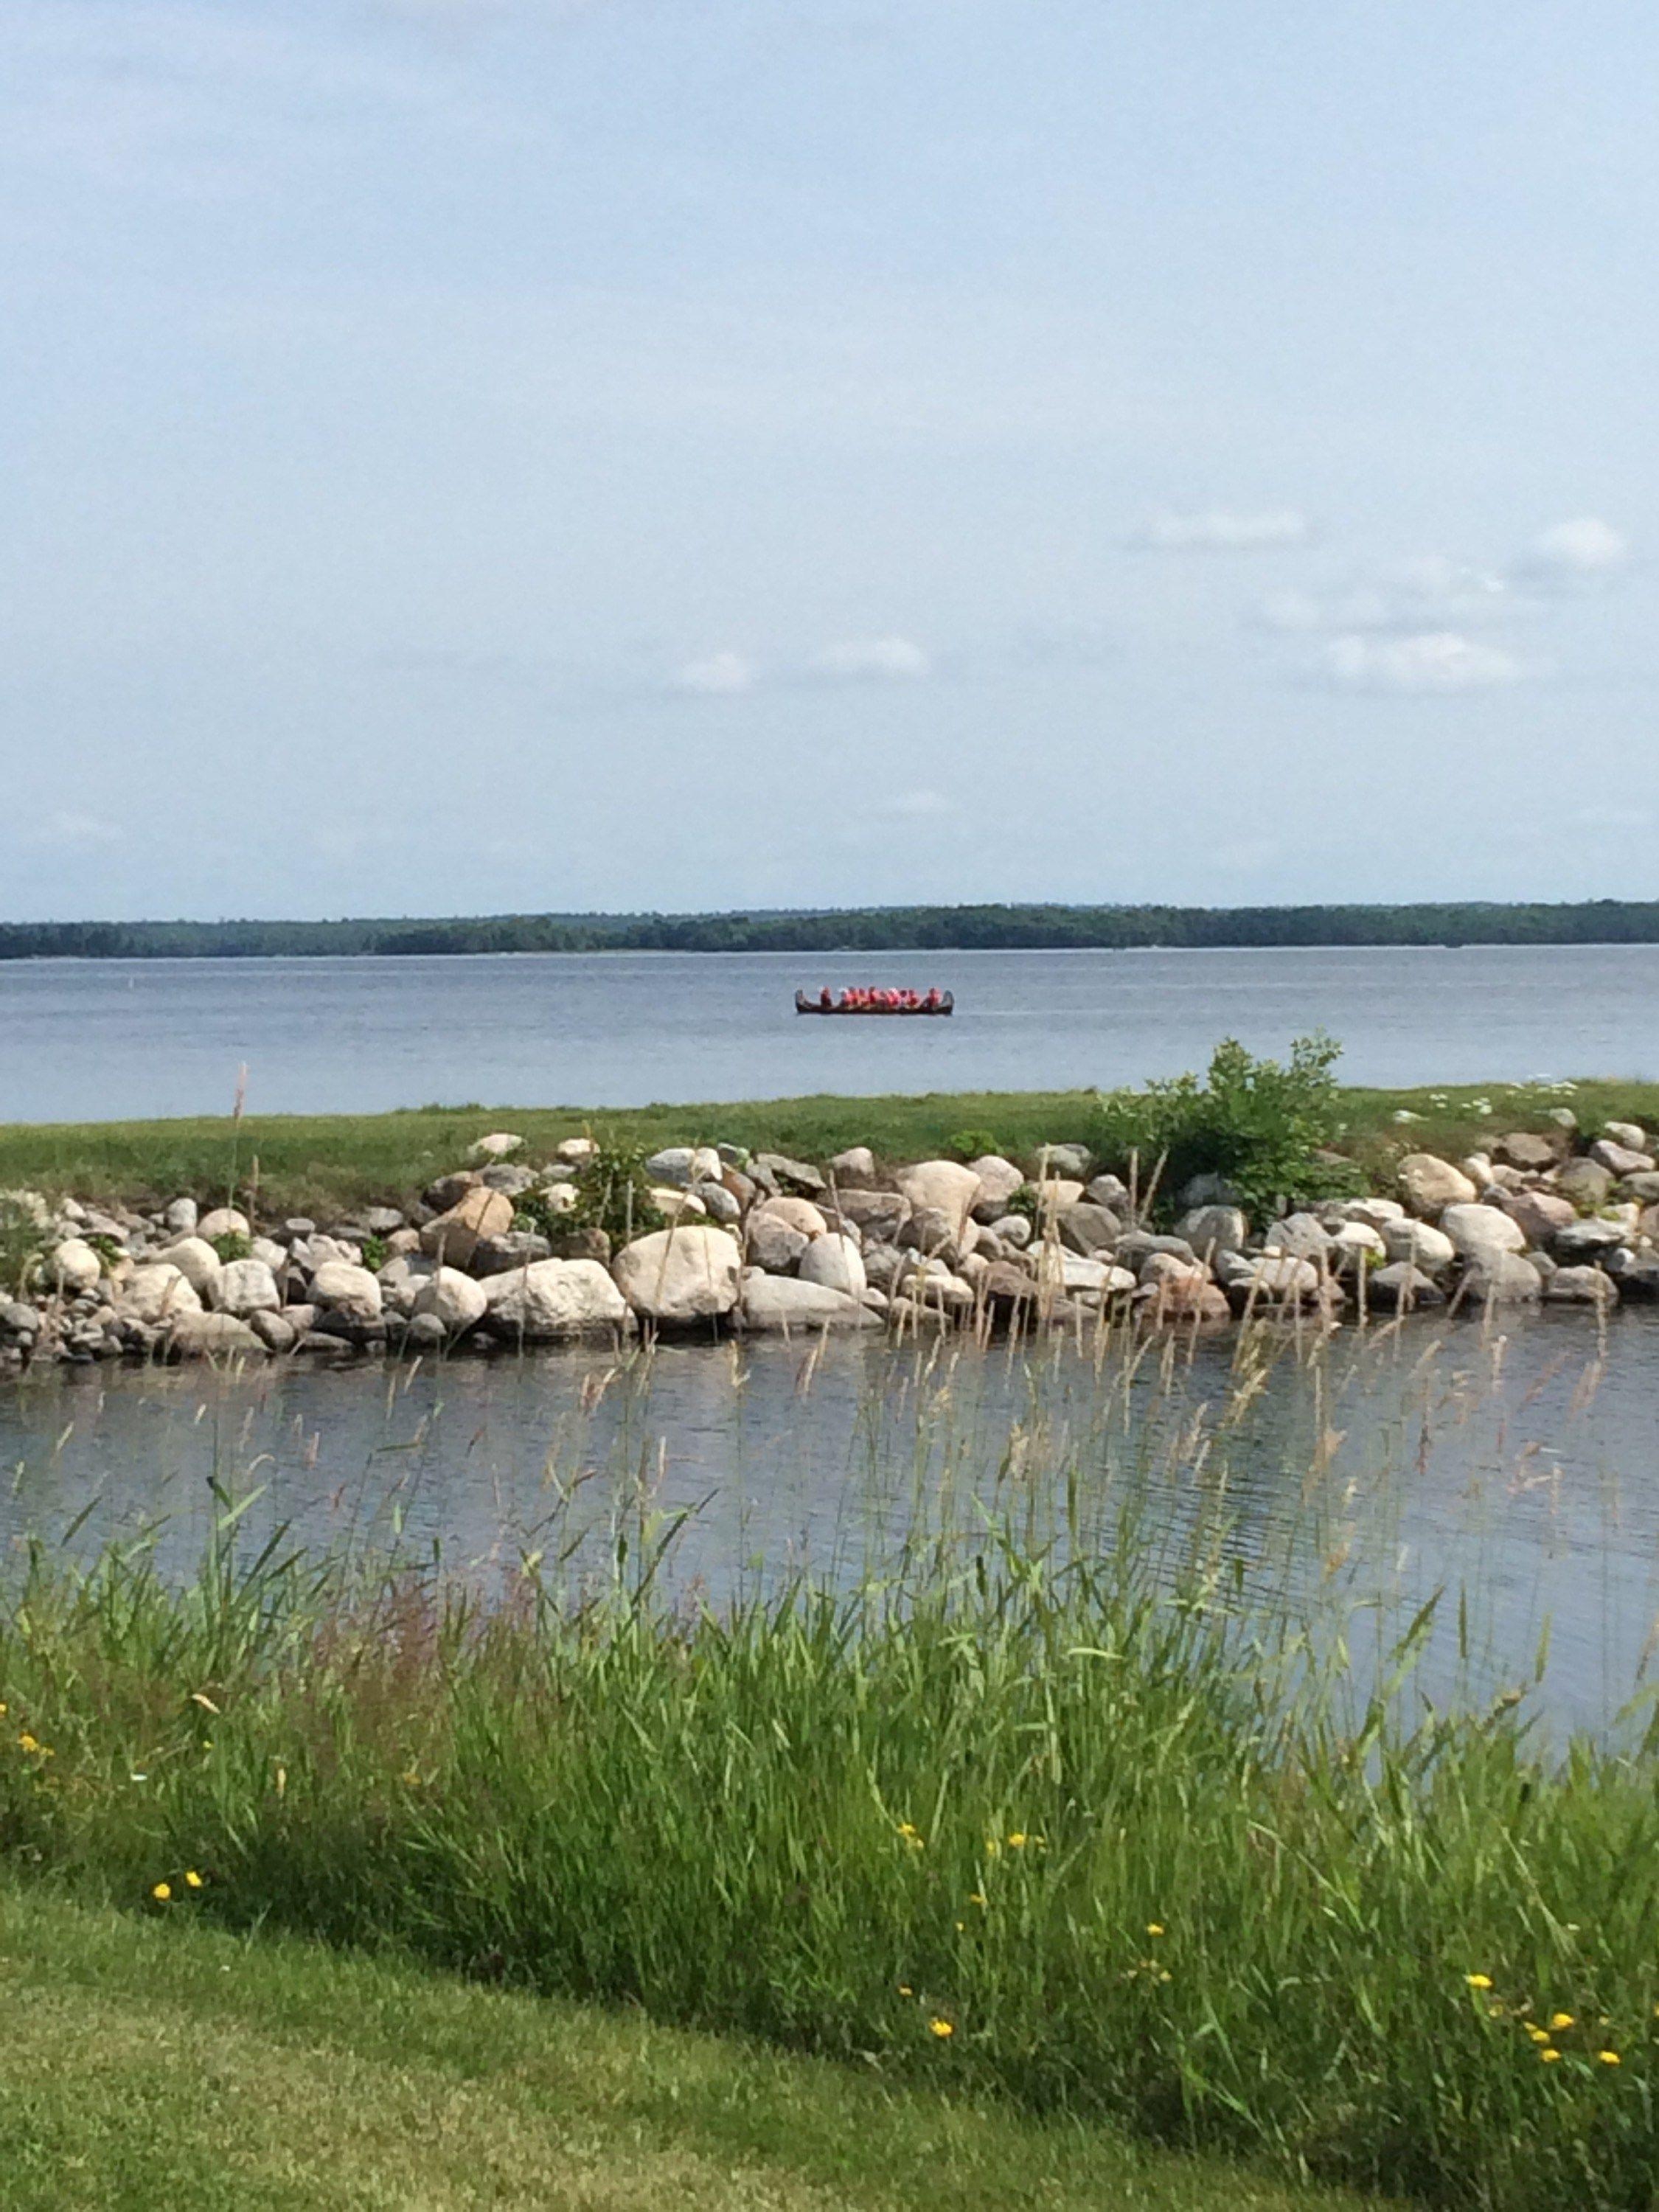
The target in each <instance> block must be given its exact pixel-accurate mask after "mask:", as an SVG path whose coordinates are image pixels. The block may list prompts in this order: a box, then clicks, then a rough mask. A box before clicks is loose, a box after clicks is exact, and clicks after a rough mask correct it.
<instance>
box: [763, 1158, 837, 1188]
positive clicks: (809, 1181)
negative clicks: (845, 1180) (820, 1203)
mask: <svg viewBox="0 0 1659 2212" xmlns="http://www.w3.org/2000/svg"><path fill="white" fill-rule="evenodd" d="M754 1165H755V1166H756V1167H757V1168H758V1169H759V1170H761V1176H760V1177H759V1180H762V1181H763V1180H764V1179H765V1178H766V1177H767V1176H770V1177H771V1179H772V1181H773V1182H775V1183H779V1184H781V1185H782V1186H783V1187H784V1188H786V1189H788V1190H793V1191H799V1192H800V1193H802V1194H804V1195H805V1196H806V1197H808V1198H816V1197H817V1195H818V1194H819V1193H820V1192H821V1191H823V1190H825V1189H827V1188H828V1187H829V1186H828V1185H827V1184H826V1183H825V1182H824V1180H823V1176H821V1175H820V1174H819V1173H818V1171H817V1169H816V1168H814V1167H809V1166H808V1165H807V1164H806V1163H805V1160H792V1159H790V1158H788V1157H787V1154H785V1153H783V1152H757V1153H756V1155H755V1158H754Z"/></svg>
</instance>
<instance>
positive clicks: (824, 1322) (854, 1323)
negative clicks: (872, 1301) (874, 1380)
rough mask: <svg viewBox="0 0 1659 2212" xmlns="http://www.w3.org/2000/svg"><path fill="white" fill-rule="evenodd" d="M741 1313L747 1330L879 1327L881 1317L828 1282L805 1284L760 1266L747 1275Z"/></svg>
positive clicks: (744, 1279) (741, 1301)
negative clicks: (771, 1272)
mask: <svg viewBox="0 0 1659 2212" xmlns="http://www.w3.org/2000/svg"><path fill="white" fill-rule="evenodd" d="M739 1312H740V1315H741V1318H742V1321H743V1323H744V1328H753V1329H780V1330H782V1331H783V1332H785V1333H786V1334H788V1333H790V1332H793V1331H802V1330H812V1329H819V1328H880V1327H881V1316H880V1314H879V1313H878V1311H877V1310H875V1309H874V1308H873V1307H872V1306H867V1305H866V1304H864V1303H863V1301H862V1300H861V1299H860V1298H853V1297H848V1295H847V1294H846V1292H845V1291H838V1290H836V1289H833V1288H832V1287H831V1286H830V1285H829V1284H827V1283H810V1282H803V1281H801V1280H799V1279H798V1278H797V1277H794V1276H791V1275H769V1274H767V1273H764V1271H763V1269H761V1268H759V1267H750V1268H746V1269H745V1270H744V1278H743V1288H742V1295H741V1299H740V1304H739Z"/></svg>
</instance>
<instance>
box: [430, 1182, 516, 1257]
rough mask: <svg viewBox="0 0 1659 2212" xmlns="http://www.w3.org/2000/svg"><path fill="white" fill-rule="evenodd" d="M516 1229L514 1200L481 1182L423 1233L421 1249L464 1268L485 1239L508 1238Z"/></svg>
mask: <svg viewBox="0 0 1659 2212" xmlns="http://www.w3.org/2000/svg"><path fill="white" fill-rule="evenodd" d="M512 1226H513V1201H512V1200H511V1199H510V1198H509V1197H508V1196H507V1194H506V1192H505V1191H500V1190H490V1189H489V1188H486V1186H484V1185H483V1184H482V1183H477V1184H474V1186H473V1187H472V1188H471V1189H470V1190H468V1191H466V1192H465V1193H464V1194H462V1196H461V1197H460V1198H459V1200H457V1202H456V1203H455V1204H454V1205H453V1206H451V1207H450V1208H449V1210H448V1212H447V1213H441V1214H440V1215H439V1216H438V1218H437V1219H436V1220H435V1221H428V1223H427V1225H426V1226H425V1228H424V1229H422V1231H421V1249H422V1252H424V1253H425V1254H426V1255H427V1257H428V1259H429V1260H438V1261H442V1263H443V1264H444V1266H446V1267H467V1266H469V1265H470V1264H471V1259H472V1255H473V1253H474V1252H475V1251H476V1250H477V1248H478V1245H479V1243H480V1242H481V1241H482V1239H483V1238H484V1237H505V1236H506V1235H507V1231H509V1230H510V1229H511V1228H512Z"/></svg>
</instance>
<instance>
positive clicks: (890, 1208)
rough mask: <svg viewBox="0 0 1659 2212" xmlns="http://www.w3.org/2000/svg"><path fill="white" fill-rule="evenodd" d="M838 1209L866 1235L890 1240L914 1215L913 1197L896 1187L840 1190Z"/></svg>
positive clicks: (841, 1214)
mask: <svg viewBox="0 0 1659 2212" xmlns="http://www.w3.org/2000/svg"><path fill="white" fill-rule="evenodd" d="M836 1212H838V1213H839V1214H840V1216H841V1218H842V1220H843V1221H850V1222H851V1223H852V1224H853V1225H854V1227H855V1228H858V1229H861V1230H862V1231H864V1233H865V1235H866V1237H875V1238H877V1239H878V1242H880V1243H887V1244H890V1243H892V1242H893V1240H894V1238H895V1237H896V1236H897V1234H898V1232H899V1231H900V1230H901V1229H902V1227H903V1225H904V1224H905V1223H906V1222H907V1221H908V1219H909V1218H910V1201H909V1200H908V1198H905V1197H904V1196H902V1194H901V1193H899V1192H898V1191H896V1190H843V1191H839V1192H837V1194H836Z"/></svg>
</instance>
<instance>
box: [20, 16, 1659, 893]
mask: <svg viewBox="0 0 1659 2212" xmlns="http://www.w3.org/2000/svg"><path fill="white" fill-rule="evenodd" d="M1656 78H1659V13H1656V11H1655V10H1654V9H1653V8H1652V7H1651V4H1650V0H1631V4H1624V3H1623V0H1580V4H1577V5H1575V6H1573V7H1571V8H1569V7H1566V6H1564V5H1562V4H1560V0H1390V4H1389V6H1387V7H1386V8H1381V7H1378V6H1376V4H1375V0H1255V4H1254V5H1251V6H1240V5H1239V4H1237V0H1158V5H1157V6H1155V7H1149V6H1147V5H1146V0H332V4H327V5H325V4H320V0H6V5H5V8H4V9H3V11H0V333H3V335H0V441H3V450H4V471H3V479H0V918H3V919H8V920H31V919H33V920H47V919H76V918H82V917H87V916H108V917H138V916H174V915H191V916H202V917H208V918H212V917H216V916H222V915H224V916H231V915H293V916H311V915H354V914H380V915H398V914H447V913H477V912H500V911H508V910H586V909H593V908H600V909H611V910H619V909H625V910H634V909H638V908H659V909H667V908H674V909H681V908H737V909H744V908H759V907H787V906H807V905H811V906H821V905H847V904H858V903H874V902H963V901H970V900H983V899H1011V900H1017V899H1060V900H1069V901H1083V902H1118V901H1124V902H1137V901H1142V900H1171V901H1176V902H1183V903H1198V904H1206V905H1237V904H1256V903H1280V902H1296V901H1306V900H1317V901H1324V900H1351V899H1364V900H1372V899H1384V900H1397V899H1413V898H1464V897H1468V898H1523V899H1534V898H1582V897H1590V896H1626V897H1653V896H1659V735H1656V727H1659V725H1656V706H1659V633H1656V615H1659V568H1656V566H1655V551H1656V548H1659V441H1656V438H1655V435H1654V429H1653V393H1654V390H1655V387H1656V373H1659V282H1656V277H1659V133H1656V131H1654V129H1653V127H1652V112H1651V92H1652V86H1653V84H1654V82H1655V81H1656Z"/></svg>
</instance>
